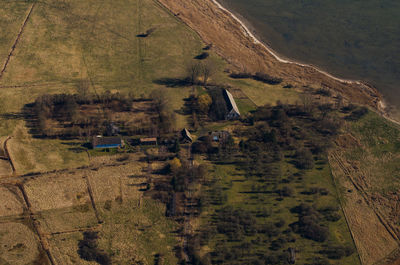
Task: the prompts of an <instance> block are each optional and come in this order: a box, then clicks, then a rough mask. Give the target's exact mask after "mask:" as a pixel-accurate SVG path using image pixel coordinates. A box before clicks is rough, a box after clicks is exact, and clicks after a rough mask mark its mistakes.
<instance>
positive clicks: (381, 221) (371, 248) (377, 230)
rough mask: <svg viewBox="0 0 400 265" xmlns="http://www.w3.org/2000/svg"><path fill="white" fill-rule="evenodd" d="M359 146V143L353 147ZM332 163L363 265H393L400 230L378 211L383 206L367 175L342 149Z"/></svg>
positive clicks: (348, 139) (335, 152) (350, 138)
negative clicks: (350, 161)
mask: <svg viewBox="0 0 400 265" xmlns="http://www.w3.org/2000/svg"><path fill="white" fill-rule="evenodd" d="M344 137H346V136H344ZM346 138H347V140H345V141H348V142H352V141H353V140H355V139H353V138H352V137H350V136H348V137H346ZM355 145H357V143H356V142H354V143H352V144H351V146H353V147H354V146H355ZM329 162H330V164H331V167H332V173H333V175H334V178H335V181H337V182H338V183H339V184H340V186H341V187H343V188H344V189H346V190H347V191H343V192H342V194H343V198H344V201H345V203H344V205H343V210H344V213H345V216H346V219H347V221H348V224H349V227H350V229H351V231H352V235H353V238H354V241H355V244H356V246H357V250H358V252H359V254H360V258H361V261H362V263H363V264H368V265H370V264H371V265H372V264H390V263H389V262H393V260H396V259H398V256H399V255H398V254H399V253H398V252H399V246H400V236H399V235H400V233H399V230H398V229H397V228H396V227H395V226H394V225H393V220H391V219H390V218H389V217H388V216H386V215H385V214H384V213H383V212H382V211H381V209H380V208H379V207H378V205H379V204H380V202H379V200H377V198H376V196H374V194H370V193H369V192H367V189H366V187H368V184H367V183H366V181H367V180H366V179H365V178H364V174H363V173H362V172H361V171H360V170H359V169H358V168H357V167H354V165H352V164H350V163H348V162H347V160H346V159H345V158H344V157H343V154H342V153H341V151H340V148H338V149H337V150H336V151H332V152H331V153H330V156H329ZM367 220H368V221H367Z"/></svg>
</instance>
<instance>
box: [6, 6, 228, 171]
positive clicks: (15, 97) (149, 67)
mask: <svg viewBox="0 0 400 265" xmlns="http://www.w3.org/2000/svg"><path fill="white" fill-rule="evenodd" d="M29 7H30V5H29V4H28V3H25V2H9V3H7V4H6V5H2V7H1V8H0V13H1V14H7V15H4V16H3V15H2V16H1V19H2V20H1V21H0V22H1V23H3V24H4V25H7V26H4V27H1V28H2V31H3V32H4V34H2V39H1V44H0V55H1V57H0V61H1V62H4V61H5V58H6V55H7V54H8V52H9V50H10V48H11V46H12V44H13V42H14V39H15V38H16V36H17V34H18V31H19V28H20V26H21V24H22V22H23V20H24V19H25V16H26V12H27V11H28V9H29ZM0 25H1V24H0ZM151 28H154V29H155V30H154V32H153V33H152V34H151V35H150V36H148V37H146V38H140V37H137V35H138V34H141V33H145V32H146V31H147V30H149V29H151ZM202 47H203V44H202V42H201V40H200V39H199V37H198V36H197V35H196V34H195V33H193V32H192V31H191V30H189V29H188V28H187V27H186V26H184V25H183V24H182V23H181V22H179V21H178V20H177V19H176V18H175V17H174V16H173V15H171V14H169V13H168V12H167V11H166V10H165V9H164V8H163V7H161V6H160V5H159V4H158V3H157V2H156V1H152V0H130V1H113V2H112V3H111V2H110V3H108V2H106V1H85V2H82V1H75V0H71V1H64V2H59V1H50V0H48V1H41V2H38V3H37V5H36V7H35V9H34V11H33V13H32V16H31V18H30V20H29V21H28V23H27V25H26V27H25V30H24V33H23V36H22V38H21V39H20V42H19V43H18V45H17V48H16V50H15V52H14V55H13V56H12V58H11V61H10V63H9V65H8V67H7V70H6V73H5V74H4V76H3V78H2V79H1V80H0V86H1V91H0V115H1V116H0V117H1V118H0V119H1V122H0V135H1V136H5V135H13V136H14V139H13V145H12V146H11V149H12V151H13V153H14V156H15V159H16V160H18V161H17V167H18V172H20V173H25V172H30V171H37V170H51V169H56V168H68V167H73V166H80V165H83V164H87V159H85V157H84V156H85V154H77V153H74V152H73V151H71V150H70V149H71V148H70V146H69V145H68V144H64V143H65V142H64V141H58V140H54V141H51V143H50V142H49V141H47V140H46V141H42V140H36V139H32V138H31V136H30V135H29V134H28V133H27V131H28V130H27V129H25V122H24V119H23V117H22V115H21V110H22V108H23V106H24V105H25V104H27V103H31V102H33V101H34V100H35V98H36V97H38V96H39V95H41V94H44V93H73V92H77V90H79V87H80V85H81V84H82V82H89V83H90V90H92V91H94V92H100V91H104V90H108V91H111V92H117V91H119V92H123V93H134V94H135V95H136V96H138V97H139V96H141V95H142V94H148V93H149V92H150V91H152V90H153V89H159V88H160V89H164V90H165V93H166V94H168V98H169V101H170V105H171V107H172V108H174V109H176V110H179V109H180V108H181V107H182V105H183V98H185V97H187V96H188V95H189V92H190V88H188V87H183V88H182V87H178V88H171V87H166V85H165V84H160V83H159V82H156V81H157V80H158V79H162V78H180V77H182V75H184V72H185V67H186V65H187V63H188V62H189V61H191V60H192V58H193V57H194V56H196V55H197V54H198V53H200V52H201V49H202ZM217 60H219V61H220V62H222V60H221V59H217ZM15 86H17V87H15ZM177 123H178V126H179V127H183V126H184V125H185V124H186V120H185V118H184V117H183V116H180V115H178V118H177ZM39 150H40V151H41V152H38V151H39ZM40 153H43V155H41V154H40ZM46 153H52V155H51V156H50V157H51V158H50V161H49V160H48V159H47V155H45V154H46Z"/></svg>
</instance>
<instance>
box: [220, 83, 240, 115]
mask: <svg viewBox="0 0 400 265" xmlns="http://www.w3.org/2000/svg"><path fill="white" fill-rule="evenodd" d="M224 97H225V101H226V106H227V107H228V113H227V114H226V115H225V119H227V120H236V119H238V118H239V117H240V111H239V109H238V107H237V105H236V102H235V99H234V98H233V96H232V94H231V93H230V92H229V91H228V90H226V89H224Z"/></svg>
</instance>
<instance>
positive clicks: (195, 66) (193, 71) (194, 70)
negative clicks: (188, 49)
mask: <svg viewBox="0 0 400 265" xmlns="http://www.w3.org/2000/svg"><path fill="white" fill-rule="evenodd" d="M201 70H202V67H201V65H200V63H199V62H192V63H190V64H189V65H188V66H187V69H186V71H187V76H188V79H189V80H190V83H191V84H196V83H197V80H198V79H199V77H200V74H201Z"/></svg>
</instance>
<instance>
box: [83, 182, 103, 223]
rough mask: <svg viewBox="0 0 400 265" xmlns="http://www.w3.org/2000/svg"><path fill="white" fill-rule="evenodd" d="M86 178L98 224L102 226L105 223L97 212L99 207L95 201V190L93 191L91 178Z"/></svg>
mask: <svg viewBox="0 0 400 265" xmlns="http://www.w3.org/2000/svg"><path fill="white" fill-rule="evenodd" d="M84 178H85V180H86V186H87V190H88V193H89V197H90V202H91V204H92V207H93V210H94V214H95V215H96V219H97V222H98V223H99V224H101V223H103V220H101V218H100V215H99V212H98V211H97V207H96V203H95V201H94V196H93V190H92V186H91V185H90V181H89V177H88V176H85V177H84Z"/></svg>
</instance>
